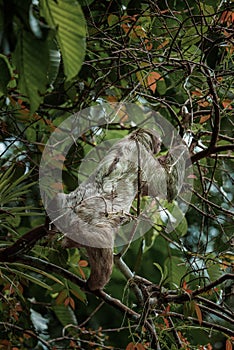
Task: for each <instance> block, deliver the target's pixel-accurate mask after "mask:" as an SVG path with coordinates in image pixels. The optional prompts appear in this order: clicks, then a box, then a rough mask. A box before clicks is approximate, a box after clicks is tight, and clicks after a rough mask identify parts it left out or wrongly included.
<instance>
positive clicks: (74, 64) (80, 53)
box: [41, 0, 86, 80]
mask: <svg viewBox="0 0 234 350" xmlns="http://www.w3.org/2000/svg"><path fill="white" fill-rule="evenodd" d="M41 12H42V14H43V15H44V17H45V19H46V21H47V22H48V24H49V25H50V26H51V27H52V28H55V29H56V38H57V40H58V43H59V47H60V49H61V52H62V58H63V64H64V71H65V75H66V77H67V80H71V79H72V78H74V77H75V76H76V75H77V74H78V72H79V70H80V68H81V66H82V63H83V60H84V55H85V47H86V46H85V37H86V23H85V19H84V15H83V12H82V9H81V7H80V5H79V4H78V3H77V2H76V1H68V0H58V1H54V0H42V1H41Z"/></svg>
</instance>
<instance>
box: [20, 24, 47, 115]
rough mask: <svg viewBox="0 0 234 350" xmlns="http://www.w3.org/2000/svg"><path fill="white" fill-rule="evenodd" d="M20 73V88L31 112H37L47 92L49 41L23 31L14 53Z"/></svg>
mask: <svg viewBox="0 0 234 350" xmlns="http://www.w3.org/2000/svg"><path fill="white" fill-rule="evenodd" d="M14 60H15V63H16V67H17V71H18V73H19V88H20V91H21V93H23V94H25V95H26V96H27V97H28V98H29V101H30V111H31V113H33V112H35V111H36V109H37V108H38V106H39V105H40V103H41V101H42V99H43V95H44V93H45V91H46V85H47V72H48V65H49V51H48V44H47V41H43V40H39V39H37V38H36V37H35V36H34V35H33V34H31V33H30V32H27V31H25V30H23V31H21V32H20V33H19V36H18V40H17V47H16V50H15V52H14Z"/></svg>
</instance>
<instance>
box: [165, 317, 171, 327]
mask: <svg viewBox="0 0 234 350" xmlns="http://www.w3.org/2000/svg"><path fill="white" fill-rule="evenodd" d="M163 321H164V323H165V325H166V328H170V323H169V321H168V319H167V318H166V317H163Z"/></svg>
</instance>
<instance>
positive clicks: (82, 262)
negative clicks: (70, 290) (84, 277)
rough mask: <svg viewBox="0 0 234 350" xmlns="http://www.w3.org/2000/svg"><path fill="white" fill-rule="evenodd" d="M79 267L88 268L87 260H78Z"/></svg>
mask: <svg viewBox="0 0 234 350" xmlns="http://www.w3.org/2000/svg"><path fill="white" fill-rule="evenodd" d="M78 264H79V266H80V267H87V266H88V261H87V260H80V261H79V262H78Z"/></svg>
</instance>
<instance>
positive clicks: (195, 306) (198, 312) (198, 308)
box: [194, 303, 202, 325]
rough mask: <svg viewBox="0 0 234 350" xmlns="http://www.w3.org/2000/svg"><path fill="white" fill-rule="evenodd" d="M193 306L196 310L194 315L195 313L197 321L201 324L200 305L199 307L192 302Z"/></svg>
mask: <svg viewBox="0 0 234 350" xmlns="http://www.w3.org/2000/svg"><path fill="white" fill-rule="evenodd" d="M194 308H195V312H196V315H197V319H198V322H199V324H200V325H201V324H202V312H201V309H200V307H199V305H198V304H197V303H195V304H194Z"/></svg>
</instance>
